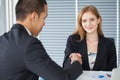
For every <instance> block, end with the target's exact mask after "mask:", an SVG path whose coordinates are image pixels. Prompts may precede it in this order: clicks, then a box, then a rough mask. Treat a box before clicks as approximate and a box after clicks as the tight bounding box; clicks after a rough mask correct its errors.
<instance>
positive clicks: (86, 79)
mask: <svg viewBox="0 0 120 80" xmlns="http://www.w3.org/2000/svg"><path fill="white" fill-rule="evenodd" d="M110 78H111V72H110V71H83V73H82V74H81V75H80V77H78V79H77V80H110Z"/></svg>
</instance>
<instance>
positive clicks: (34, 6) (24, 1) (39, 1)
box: [15, 0, 47, 21]
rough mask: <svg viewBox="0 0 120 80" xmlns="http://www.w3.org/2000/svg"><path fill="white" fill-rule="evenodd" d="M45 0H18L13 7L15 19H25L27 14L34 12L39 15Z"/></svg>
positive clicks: (45, 3)
mask: <svg viewBox="0 0 120 80" xmlns="http://www.w3.org/2000/svg"><path fill="white" fill-rule="evenodd" d="M44 5H47V2H46V0H18V2H17V4H16V8H15V12H16V20H21V21H23V20H25V19H26V17H27V16H28V14H30V13H32V12H36V13H37V14H38V15H39V16H40V14H41V13H42V12H43V11H44Z"/></svg>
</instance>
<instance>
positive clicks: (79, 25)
mask: <svg viewBox="0 0 120 80" xmlns="http://www.w3.org/2000/svg"><path fill="white" fill-rule="evenodd" d="M86 12H91V13H92V14H93V15H95V16H96V17H97V19H100V23H99V24H98V28H97V32H98V35H100V36H104V34H103V32H102V18H101V16H100V14H99V12H98V10H97V8H96V7H95V6H93V5H89V6H86V7H84V8H83V9H82V10H81V11H80V12H79V14H78V19H77V27H76V29H75V31H74V33H73V34H78V35H79V36H80V40H82V39H84V37H85V36H86V31H85V30H84V29H83V26H82V16H83V14H84V13H86Z"/></svg>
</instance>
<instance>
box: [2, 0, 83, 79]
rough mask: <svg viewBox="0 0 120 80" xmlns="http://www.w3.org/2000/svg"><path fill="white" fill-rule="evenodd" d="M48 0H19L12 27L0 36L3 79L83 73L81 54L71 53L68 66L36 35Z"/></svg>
mask: <svg viewBox="0 0 120 80" xmlns="http://www.w3.org/2000/svg"><path fill="white" fill-rule="evenodd" d="M47 11H48V10H47V3H46V1H45V0H19V1H18V2H17V5H16V20H17V23H16V24H14V25H13V27H12V29H11V30H10V31H9V32H7V33H5V34H3V35H2V36H1V37H0V80H38V77H39V76H41V77H43V78H44V79H45V80H75V79H76V78H77V77H78V76H79V75H80V74H81V73H82V69H81V64H80V63H81V57H80V55H78V54H77V55H76V54H72V55H70V60H71V65H70V68H69V69H66V70H65V69H63V68H61V67H60V66H59V65H57V64H56V63H55V62H54V61H52V60H51V58H50V57H49V56H48V54H47V53H46V50H45V49H44V47H43V45H42V43H41V42H40V40H38V39H37V38H35V37H34V36H37V35H38V34H39V32H40V31H41V30H42V27H43V26H44V24H45V22H44V19H45V18H46V16H47V13H48V12H47Z"/></svg>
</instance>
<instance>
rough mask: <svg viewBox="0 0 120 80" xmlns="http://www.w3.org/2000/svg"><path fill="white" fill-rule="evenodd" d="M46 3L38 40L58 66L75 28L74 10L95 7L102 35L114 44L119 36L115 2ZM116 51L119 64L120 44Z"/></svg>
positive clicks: (70, 0) (63, 0)
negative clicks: (112, 40)
mask: <svg viewBox="0 0 120 80" xmlns="http://www.w3.org/2000/svg"><path fill="white" fill-rule="evenodd" d="M75 1H78V2H77V5H78V6H77V7H78V9H76V4H75V3H76V2H75ZM118 1H119V0H118ZM47 3H48V17H47V19H46V25H45V27H44V28H43V30H42V32H41V33H40V36H39V39H40V40H41V41H42V43H43V45H44V47H45V48H46V51H47V53H48V54H49V55H50V57H51V58H52V59H53V60H54V61H55V62H57V63H58V64H59V65H62V62H63V58H64V50H65V46H66V41H67V38H68V36H69V35H70V34H71V33H72V32H73V31H74V28H75V24H76V10H78V11H79V10H81V9H82V8H83V7H84V6H86V5H94V6H96V7H97V9H98V11H99V13H100V15H101V17H102V20H103V24H102V29H103V32H104V35H105V36H106V37H112V38H114V39H115V44H116V39H117V35H120V34H117V33H116V31H117V23H116V22H117V16H116V13H117V7H116V4H117V0H60V1H56V0H47ZM119 3H120V2H119ZM119 9H120V8H119ZM119 11H120V10H119ZM119 23H120V22H119ZM119 30H120V29H119ZM119 32H120V31H119ZM119 42H120V36H119ZM116 48H118V47H116ZM118 50H119V53H117V54H118V64H120V43H119V48H118Z"/></svg>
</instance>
